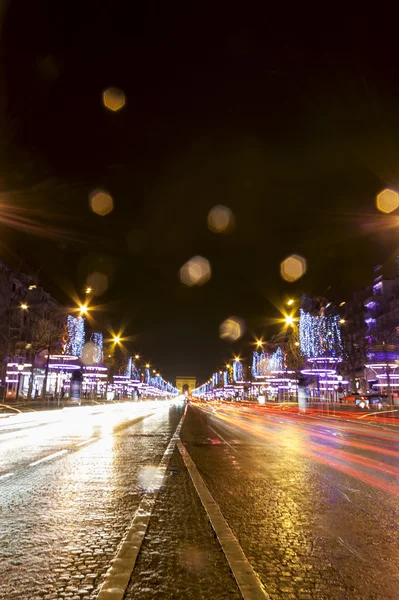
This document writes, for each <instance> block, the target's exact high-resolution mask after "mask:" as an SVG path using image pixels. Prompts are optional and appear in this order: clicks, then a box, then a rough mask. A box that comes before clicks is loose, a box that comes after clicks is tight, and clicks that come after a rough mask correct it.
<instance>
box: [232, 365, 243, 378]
mask: <svg viewBox="0 0 399 600" xmlns="http://www.w3.org/2000/svg"><path fill="white" fill-rule="evenodd" d="M233 379H234V381H235V382H237V381H243V379H244V369H243V368H242V363H241V362H240V361H239V360H235V361H234V362H233Z"/></svg>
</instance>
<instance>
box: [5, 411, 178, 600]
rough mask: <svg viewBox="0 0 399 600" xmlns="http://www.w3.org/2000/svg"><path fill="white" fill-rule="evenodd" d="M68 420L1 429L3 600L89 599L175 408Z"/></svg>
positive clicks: (39, 417)
mask: <svg viewBox="0 0 399 600" xmlns="http://www.w3.org/2000/svg"><path fill="white" fill-rule="evenodd" d="M69 410H70V412H69V413H68V414H66V413H65V411H52V412H51V414H48V413H47V414H46V413H43V412H42V413H36V414H33V413H32V414H24V415H19V416H18V417H12V418H1V420H0V477H1V476H3V479H1V480H0V598H1V599H2V600H8V599H14V598H15V599H18V600H25V599H26V600H35V599H38V598H41V599H43V598H44V599H46V600H50V599H56V598H57V599H58V598H60V599H61V598H62V599H63V598H70V599H72V598H73V599H74V600H75V599H76V600H77V599H78V598H79V599H80V600H81V599H88V598H95V597H96V593H97V590H98V587H99V585H100V584H101V582H102V580H103V578H104V575H105V572H106V571H107V569H108V567H109V565H110V562H111V560H112V559H113V558H114V557H115V554H116V551H117V548H118V545H119V543H120V540H121V538H122V536H123V535H124V533H125V531H126V529H127V527H128V526H129V524H130V522H131V519H132V517H133V515H134V513H135V510H136V509H137V506H138V504H139V502H140V499H141V497H142V495H143V493H144V490H143V487H145V481H144V482H143V478H142V474H143V473H146V471H145V470H144V469H145V467H148V465H155V466H157V465H158V463H159V461H160V459H161V457H162V455H163V452H164V450H165V448H166V446H167V444H168V442H169V439H170V437H171V435H172V434H173V433H174V431H175V429H176V426H177V424H178V422H179V419H180V417H181V412H182V407H181V406H175V405H168V404H167V403H165V402H164V403H158V404H157V403H151V402H143V403H137V404H134V403H126V404H121V405H112V406H102V407H98V408H94V409H93V407H79V408H76V409H69ZM57 453H58V454H57ZM43 459H48V460H43ZM39 461H41V462H39ZM8 475H9V476H8ZM4 476H5V477H4Z"/></svg>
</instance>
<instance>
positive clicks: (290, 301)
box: [287, 298, 294, 306]
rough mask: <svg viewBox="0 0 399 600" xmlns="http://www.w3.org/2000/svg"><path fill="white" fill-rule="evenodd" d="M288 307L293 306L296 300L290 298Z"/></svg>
mask: <svg viewBox="0 0 399 600" xmlns="http://www.w3.org/2000/svg"><path fill="white" fill-rule="evenodd" d="M287 304H288V306H292V305H293V304H294V300H293V299H292V298H290V299H289V300H288V302H287Z"/></svg>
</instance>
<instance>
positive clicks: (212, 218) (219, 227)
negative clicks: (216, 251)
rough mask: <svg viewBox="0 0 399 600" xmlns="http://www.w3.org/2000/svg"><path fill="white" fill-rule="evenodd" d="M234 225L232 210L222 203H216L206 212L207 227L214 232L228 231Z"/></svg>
mask: <svg viewBox="0 0 399 600" xmlns="http://www.w3.org/2000/svg"><path fill="white" fill-rule="evenodd" d="M233 227H234V215H233V211H232V210H231V209H230V208H228V207H227V206H223V204H217V205H216V206H214V207H213V208H211V210H210V211H209V213H208V228H209V229H210V230H211V231H213V232H214V233H228V232H229V231H231V230H232V229H233Z"/></svg>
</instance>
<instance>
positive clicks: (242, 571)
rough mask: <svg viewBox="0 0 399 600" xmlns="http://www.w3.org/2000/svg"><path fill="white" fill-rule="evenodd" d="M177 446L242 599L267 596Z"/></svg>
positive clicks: (183, 450) (190, 462)
mask: <svg viewBox="0 0 399 600" xmlns="http://www.w3.org/2000/svg"><path fill="white" fill-rule="evenodd" d="M177 447H178V448H179V451H180V454H181V455H182V458H183V460H184V463H185V465H186V467H187V470H188V472H189V474H190V477H191V480H192V482H193V484H194V487H195V489H196V490H197V494H198V496H199V497H200V500H201V502H202V505H203V507H204V509H205V511H206V513H207V515H208V519H209V521H210V523H211V525H212V528H213V530H214V532H215V534H216V537H217V539H218V541H219V544H220V546H221V548H222V550H223V552H224V555H225V557H226V559H227V562H228V563H229V566H230V569H231V572H232V573H233V575H234V578H235V580H236V582H237V585H238V587H239V589H240V592H241V595H242V597H243V599H244V600H265V599H266V598H267V599H270V596H269V595H268V594H267V592H266V590H265V589H264V587H263V585H262V582H261V581H260V579H259V577H258V575H257V574H256V573H255V571H254V570H253V568H252V567H251V564H250V563H249V561H248V559H247V557H246V556H245V554H244V551H243V549H242V548H241V546H240V544H239V543H238V540H237V538H236V537H235V535H234V533H233V532H232V531H231V529H230V527H229V526H228V524H227V521H226V520H225V518H224V516H223V514H222V512H221V510H220V508H219V505H218V504H217V503H216V501H215V500H214V498H213V496H212V494H211V493H210V491H209V490H208V488H207V486H206V484H205V482H204V480H203V479H202V477H201V475H200V474H199V472H198V470H197V467H196V466H195V464H194V462H193V460H192V458H191V456H190V455H189V453H188V452H187V450H186V448H185V447H184V446H183V443H182V442H181V441H180V440H179V441H178V442H177Z"/></svg>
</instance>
